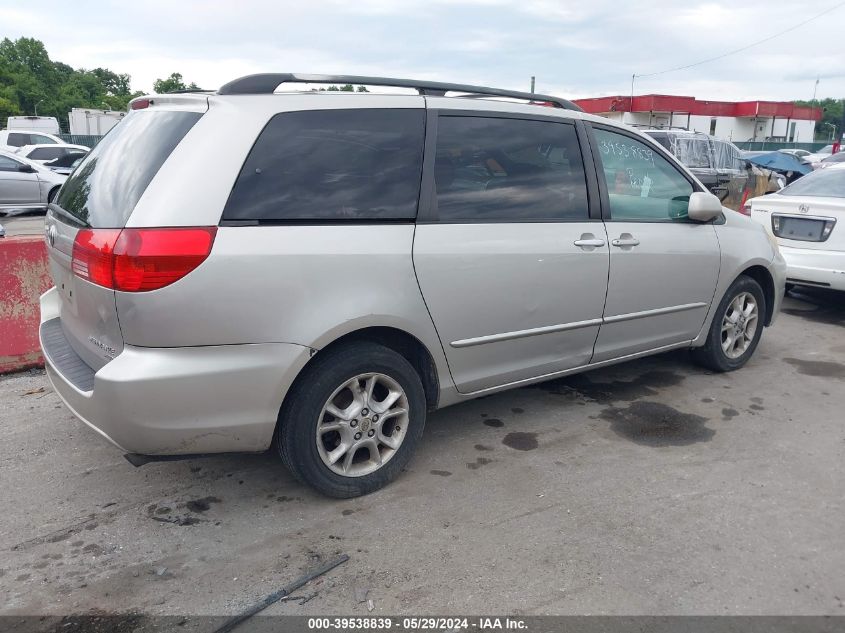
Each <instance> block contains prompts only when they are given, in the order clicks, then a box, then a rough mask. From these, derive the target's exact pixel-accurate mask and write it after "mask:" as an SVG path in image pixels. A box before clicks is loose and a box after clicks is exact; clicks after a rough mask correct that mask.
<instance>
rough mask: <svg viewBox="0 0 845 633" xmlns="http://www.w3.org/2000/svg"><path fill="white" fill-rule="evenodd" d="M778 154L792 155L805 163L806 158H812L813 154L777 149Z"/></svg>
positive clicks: (801, 150) (804, 150)
mask: <svg viewBox="0 0 845 633" xmlns="http://www.w3.org/2000/svg"><path fill="white" fill-rule="evenodd" d="M778 151H779V152H783V153H784V154H792V155H793V156H795V157H796V158H799V159H801V161H804V162H806V161H807V157H808V156H812V155H813V153H812V152H810V151H808V150H806V149H779V150H778Z"/></svg>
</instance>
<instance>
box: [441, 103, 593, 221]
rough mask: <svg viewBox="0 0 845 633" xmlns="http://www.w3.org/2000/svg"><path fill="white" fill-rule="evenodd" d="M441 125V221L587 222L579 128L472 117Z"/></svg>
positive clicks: (445, 118)
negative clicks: (577, 130)
mask: <svg viewBox="0 0 845 633" xmlns="http://www.w3.org/2000/svg"><path fill="white" fill-rule="evenodd" d="M437 125H438V128H437V156H436V159H435V165H434V179H435V184H436V187H437V212H438V219H439V221H440V222H473V221H478V222H503V221H504V222H523V221H529V222H531V221H556V220H578V221H586V220H587V218H588V207H587V182H586V180H585V175H584V165H583V163H582V161H581V148H580V146H579V144H578V137H577V134H576V132H575V126H574V125H570V124H566V123H554V122H547V121H530V120H521V119H500V118H492V117H468V116H441V117H440V119H439V121H438V124H437Z"/></svg>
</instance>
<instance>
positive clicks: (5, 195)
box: [0, 150, 66, 215]
mask: <svg viewBox="0 0 845 633" xmlns="http://www.w3.org/2000/svg"><path fill="white" fill-rule="evenodd" d="M65 179H66V176H62V175H60V174H57V173H55V172H54V171H51V170H50V169H48V168H47V167H44V166H43V165H41V164H39V163H36V162H35V161H32V160H29V159H28V158H24V157H23V156H18V155H16V154H12V153H11V152H6V151H3V150H0V214H3V215H14V214H17V213H26V212H27V211H39V210H45V209H46V208H47V204H48V203H49V202H50V201H52V200H53V198H55V197H56V193H57V192H58V191H59V187H61V186H62V183H64V181H65Z"/></svg>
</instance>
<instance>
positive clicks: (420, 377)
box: [40, 74, 784, 497]
mask: <svg viewBox="0 0 845 633" xmlns="http://www.w3.org/2000/svg"><path fill="white" fill-rule="evenodd" d="M302 82H328V83H334V84H337V83H343V84H345V83H353V84H364V85H371V86H372V85H384V86H394V87H403V88H413V89H416V90H417V91H418V92H419V93H420V95H419V96H417V95H407V94H389V95H384V94H376V93H332V92H329V91H323V92H316V91H315V92H311V91H308V92H304V91H303V92H285V93H279V94H274V91H275V90H276V89H277V88H278V87H279V85H280V84H282V83H302ZM450 92H460V93H463V94H471V95H474V96H476V97H481V98H476V99H468V98H460V97H451V96H445V95H447V94H448V93H450ZM497 97H507V98H509V99H510V101H503V100H496V98H497ZM515 100H522V101H527V102H528V103H516V102H514V101H515ZM532 101H538V102H541V103H543V104H551V105H553V106H556V107H543V106H539V105H532V104H531V102H532ZM130 108H131V111H130V113H129V114H128V115H127V116H126V118H125V119H124V120H123V121H122V122H121V124H120V125H118V126H116V127H115V128H114V129H113V130H112V131H111V132H110V133H109V134H108V135H107V136H106V137H105V138H104V139H103V140H102V141H100V142H99V143H98V144H97V146H96V147H95V148H94V149H93V150H91V153H90V154H88V156H87V157H86V158H85V159H84V160H83V161H82V162H81V163H80V165H79V167H77V168H76V170H75V171H74V172H73V174H72V175H71V176H70V177H69V179H68V181H67V183H66V184H65V186H64V187H62V189H61V191H60V193H59V196H58V198H57V199H56V200H55V202H54V203H53V204H51V205H50V211H49V212H48V214H47V219H46V229H47V250H48V254H49V262H50V263H49V266H50V272H51V275H52V277H53V280H54V282H55V284H56V285H55V287H54V288H52V289H51V290H49V291H48V292H47V293H45V294H44V295H43V297H42V299H41V326H40V337H41V345H42V349H43V351H44V355H45V358H46V366H47V373H48V376H49V378H50V381H51V383H52V384H53V385H54V387H55V389H56V392H57V393H58V394H60V396H61V398H62V399H63V400H64V401H65V402H66V403H67V405H68V407H69V408H70V409H71V411H73V412H74V413H75V414H76V415H77V416H79V417H80V418H81V419H82V420H83V421H84V422H85V423H86V424H88V425H89V426H91V427H93V428H94V429H95V430H96V431H97V432H98V433H99V434H100V435H102V436H104V437H105V438H107V439H109V440H111V441H112V442H113V443H114V444H116V445H117V446H118V447H119V448H120V449H121V450H123V451H125V452H127V453H129V454H130V458H131V460H132V461H134V463H143V461H144V460H145V459H148V458H149V457H148V456H161V455H172V454H193V453H215V452H228V451H242V452H259V451H265V450H267V449H268V448H270V447H275V448H276V450H278V452H279V454H280V456H281V458H282V461H283V462H284V463H285V464H286V465H287V467H288V468H289V469H290V471H291V472H292V473H293V474H294V476H296V477H297V478H298V479H299V480H301V481H303V482H305V483H307V484H310V485H311V486H314V487H315V488H316V489H318V490H320V491H321V492H323V493H325V494H327V495H331V496H336V497H351V496H356V495H361V494H365V493H368V492H372V491H373V490H376V489H377V488H379V487H381V486H383V485H385V484H386V483H387V482H388V481H390V480H391V479H393V478H394V477H396V476H397V475H398V474H399V473H400V471H401V470H402V469H403V468H404V467H405V465H406V464H407V463H408V460H409V459H410V457H411V454H412V453H413V451H414V449H415V448H416V445H417V444H418V443H419V441H420V437H421V435H422V432H423V427H424V425H425V417H426V412H427V411H432V410H434V409H437V408H441V407H446V406H448V405H452V404H456V403H459V402H464V401H467V400H470V399H473V398H477V397H480V396H486V395H489V394H492V393H495V392H497V391H501V390H504V389H509V388H513V387H519V386H524V385H529V384H532V383H536V382H540V381H543V380H548V379H551V378H556V377H560V376H566V375H569V374H572V373H576V372H582V371H585V370H589V369H591V368H595V367H602V366H605V365H609V364H611V363H617V362H620V361H624V360H628V359H631V358H637V357H640V356H644V355H648V354H654V353H658V352H663V351H666V350H671V349H687V348H691V349H692V350H693V355H694V358H695V359H696V360H697V361H698V362H700V363H702V364H703V365H705V366H706V367H709V368H710V369H712V370H714V371H731V370H734V369H738V368H740V367H742V366H743V365H744V364H745V363H746V362H747V361H748V359H749V358H750V357H751V355H752V354H753V353H754V350H755V348H756V346H757V343H758V342H759V340H760V336H761V334H762V332H763V327H764V326H766V325H769V324H771V322H772V320H773V319H774V318H775V315H776V314H777V311H778V308H779V305H780V302H781V299H782V296H783V284H784V264H783V260H782V258H781V257H780V255H779V254H778V251H777V247H776V245H775V244H774V242H773V241H772V240H770V239H769V238H768V237H767V234H766V232H765V231H764V230H763V229H762V228H761V227H760V226H759V225H757V224H756V223H754V222H752V221H751V220H750V219H749V218H747V217H744V216H742V215H740V214H738V213H734V212H731V211H724V210H723V208H722V206H721V205H720V204H719V201H718V199H717V198H716V197H715V196H713V195H712V194H710V193H709V192H707V190H706V188H705V187H704V185H703V184H702V183H701V182H700V181H699V180H698V179H697V178H696V177H695V176H694V175H693V174H692V173H691V172H690V171H689V170H688V169H687V168H686V167H684V166H683V165H682V164H681V163H680V162H679V161H677V160H676V159H675V157H674V156H672V155H671V154H670V153H669V152H667V151H665V150H664V149H663V147H661V146H660V144H659V143H657V142H656V141H655V140H654V139H652V138H650V137H648V136H646V135H643V134H640V133H638V132H637V131H635V130H633V129H631V128H628V127H627V126H624V125H621V124H618V123H614V122H612V121H609V120H607V119H604V118H600V117H596V116H592V115H587V114H584V113H583V112H581V110H580V109H579V108H578V107H577V106H575V105H573V104H572V103H570V102H568V101H566V100H563V99H559V98H556V97H551V96H544V95H535V94H529V93H519V92H510V91H503V90H495V89H492V88H482V87H476V86H464V85H456V84H442V83H431V82H428V83H426V82H414V81H410V80H397V79H381V78H374V77H368V78H360V77H359V78H351V77H338V76H330V77H329V76H325V77H321V76H316V77H315V76H313V75H306V76H297V75H288V74H271V75H253V76H250V77H244V78H241V79H238V80H235V81H232V82H230V83H228V84H226V85H224V86H223V87H221V88H220V89H219V91H218V92H216V93H205V94H201V95H198V94H168V95H155V96H147V97H142V98H138V99H135V100H133V101H132V102H131V104H130ZM210 147H214V148H215V151H209V148H210ZM116 192H119V195H116ZM142 456H147V457H142Z"/></svg>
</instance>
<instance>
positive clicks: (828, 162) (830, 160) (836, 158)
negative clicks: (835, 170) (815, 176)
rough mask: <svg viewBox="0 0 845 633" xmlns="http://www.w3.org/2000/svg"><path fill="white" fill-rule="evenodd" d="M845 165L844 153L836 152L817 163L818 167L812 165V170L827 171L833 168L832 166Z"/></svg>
mask: <svg viewBox="0 0 845 633" xmlns="http://www.w3.org/2000/svg"><path fill="white" fill-rule="evenodd" d="M843 163H845V152H836V153H835V154H831V155H830V156H828V157H827V158H823V159H821V160H820V161H819V164H818V166H816V165H814V166H813V168H814V169H827V168H828V167H833V166H834V165H841V164H843Z"/></svg>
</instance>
